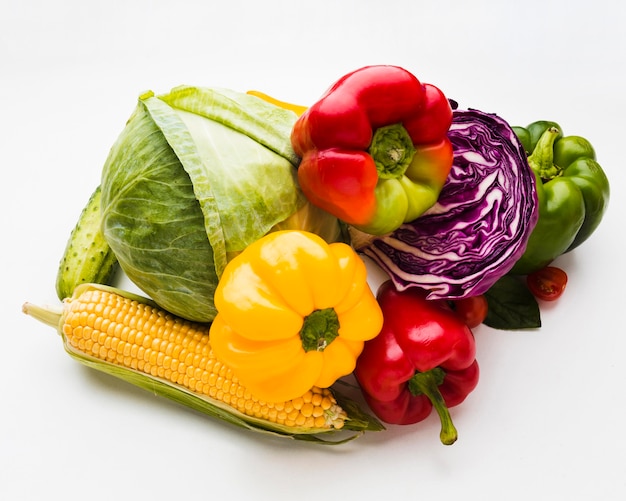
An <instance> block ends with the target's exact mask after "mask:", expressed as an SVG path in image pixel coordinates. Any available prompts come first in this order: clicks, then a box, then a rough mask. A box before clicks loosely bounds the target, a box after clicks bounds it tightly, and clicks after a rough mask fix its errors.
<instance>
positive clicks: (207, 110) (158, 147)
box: [101, 86, 344, 322]
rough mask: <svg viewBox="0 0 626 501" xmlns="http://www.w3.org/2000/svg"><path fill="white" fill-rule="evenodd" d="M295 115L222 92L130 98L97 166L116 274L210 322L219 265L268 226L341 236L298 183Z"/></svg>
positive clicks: (180, 311)
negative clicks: (130, 106) (127, 112)
mask: <svg viewBox="0 0 626 501" xmlns="http://www.w3.org/2000/svg"><path fill="white" fill-rule="evenodd" d="M296 118H297V117H296V115H295V114H294V113H293V112H291V111H288V110H284V109H282V108H279V107H276V106H275V105H273V104H270V103H267V102H265V101H263V100H261V99H259V98H258V97H255V96H251V95H248V94H244V93H238V92H234V91H230V90H226V89H211V88H198V87H188V86H181V87H176V88H174V89H173V90H172V91H171V92H170V93H168V94H166V95H161V96H155V95H154V94H153V93H152V92H147V93H145V94H143V95H142V96H140V97H139V102H138V104H137V107H136V109H135V110H134V112H133V114H132V115H131V117H130V118H129V120H128V122H127V124H126V127H125V128H124V130H123V131H122V133H121V134H120V136H119V138H118V139H117V141H116V142H115V144H114V145H113V147H112V148H111V151H110V153H109V156H108V158H107V160H106V162H105V165H104V168H103V171H102V180H101V187H102V225H103V226H102V229H103V233H104V236H105V239H106V240H107V243H108V244H109V246H110V247H111V249H112V250H113V252H114V253H115V255H116V257H117V259H118V262H119V264H120V267H121V268H122V270H123V271H124V272H125V273H126V275H127V276H128V278H129V279H130V280H131V281H132V282H134V283H135V284H136V285H137V286H138V287H139V288H140V289H141V290H143V291H144V292H145V293H146V294H148V295H149V296H150V297H151V298H152V299H153V300H154V301H155V302H156V303H157V304H158V305H159V306H161V307H162V308H164V309H166V310H168V311H170V312H172V313H174V314H176V315H179V316H181V317H184V318H188V319H190V320H194V321H200V322H208V321H211V320H212V319H213V318H214V316H215V314H216V311H215V306H214V304H213V293H214V291H215V287H216V285H217V282H218V280H219V277H220V276H221V274H222V271H223V269H224V267H225V266H226V264H227V262H228V261H229V260H230V259H232V257H233V256H234V255H236V254H237V253H239V252H241V251H242V250H244V249H245V248H246V247H247V246H248V245H249V244H251V243H252V242H254V241H255V240H257V239H259V238H260V237H262V236H263V235H265V234H266V233H268V232H270V231H273V230H275V229H278V228H280V229H284V228H297V229H303V230H308V231H313V232H315V233H317V234H319V235H320V236H322V237H323V238H325V239H326V240H327V241H335V240H343V239H344V232H343V228H342V226H341V224H340V223H339V221H338V220H337V219H336V218H334V217H332V216H330V215H328V214H326V213H325V212H322V211H320V210H318V209H316V208H314V207H312V206H311V205H310V204H309V203H308V202H307V200H306V198H305V196H304V195H303V194H302V192H301V191H300V188H299V186H298V184H297V175H296V169H297V165H298V162H299V158H298V157H297V156H296V154H295V153H294V151H293V150H292V148H291V143H290V134H291V129H292V127H293V124H294V123H295V121H296Z"/></svg>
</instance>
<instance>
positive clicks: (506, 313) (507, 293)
mask: <svg viewBox="0 0 626 501" xmlns="http://www.w3.org/2000/svg"><path fill="white" fill-rule="evenodd" d="M485 297H486V298H487V302H488V305H489V309H488V313H487V318H486V319H485V321H484V324H485V325H488V326H489V327H492V328H494V329H503V330H513V329H535V328H538V327H541V315H540V312H539V304H538V303H537V300H536V299H535V297H534V296H533V295H532V293H531V292H530V290H528V287H527V286H526V284H525V283H524V282H523V281H522V280H521V279H520V278H519V277H515V276H512V275H505V276H503V277H502V278H500V280H498V281H497V282H496V283H495V284H493V285H492V286H491V288H490V289H489V290H488V291H487V292H486V293H485Z"/></svg>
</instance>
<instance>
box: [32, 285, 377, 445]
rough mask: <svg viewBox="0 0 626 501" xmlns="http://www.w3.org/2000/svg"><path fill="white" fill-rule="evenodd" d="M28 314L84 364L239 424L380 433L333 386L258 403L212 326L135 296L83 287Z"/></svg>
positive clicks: (293, 432) (303, 431) (299, 432)
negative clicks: (217, 350) (215, 344)
mask: <svg viewBox="0 0 626 501" xmlns="http://www.w3.org/2000/svg"><path fill="white" fill-rule="evenodd" d="M23 310H24V312H25V313H27V314H29V315H31V316H33V317H35V318H37V319H39V320H41V321H43V322H45V323H48V324H51V325H55V326H57V327H58V329H59V331H60V333H61V335H62V337H63V340H64V346H65V348H66V350H67V351H68V353H69V354H70V355H72V356H74V357H75V358H77V359H79V360H80V361H81V362H83V363H86V364H87V365H90V366H92V367H94V368H96V369H100V370H104V371H106V372H109V373H111V374H114V375H116V376H118V377H122V378H124V379H126V380H128V381H131V382H133V383H135V384H138V385H139V386H143V387H145V388H149V389H150V390H151V391H155V392H156V393H161V394H163V395H164V396H168V397H170V398H173V399H175V400H177V401H179V402H181V403H184V404H187V405H189V406H190V407H193V408H196V409H197V410H201V411H204V412H207V413H208V414H212V415H214V416H217V417H220V418H222V419H226V420H228V421H231V422H233V423H234V424H238V425H241V426H246V427H248V428H252V429H257V430H265V431H273V432H275V433H278V434H281V435H286V436H293V437H294V438H303V437H304V436H305V435H313V434H319V433H324V432H328V431H336V430H339V429H341V428H343V427H344V426H345V425H347V424H349V425H350V426H347V427H346V429H351V430H358V431H364V430H365V429H368V430H375V429H382V425H380V423H378V422H377V421H376V420H375V419H373V418H371V416H367V415H363V414H361V412H360V411H359V410H358V409H355V407H354V405H353V404H352V403H351V402H348V405H349V407H350V408H351V410H352V411H353V412H354V413H355V416H354V417H353V418H352V419H351V418H350V417H349V416H348V414H347V412H346V411H345V410H344V409H343V408H342V406H341V405H340V404H339V403H338V402H337V400H336V398H335V395H334V394H333V392H332V391H331V390H330V389H328V388H324V389H321V388H312V389H311V390H309V391H308V392H306V393H305V394H304V395H302V396H301V397H299V398H296V399H294V400H290V401H288V402H279V403H277V402H274V403H272V402H264V401H261V400H259V399H257V398H255V397H254V395H252V394H251V393H250V392H249V391H248V390H246V388H244V387H243V386H242V385H240V384H239V381H238V379H237V378H236V377H235V376H234V375H233V373H232V371H231V370H230V369H229V368H228V367H227V366H225V365H224V364H222V363H221V362H220V361H219V360H217V359H216V358H215V356H214V355H213V352H212V350H211V346H210V343H209V334H208V332H209V326H208V325H207V324H198V323H193V322H190V321H187V320H184V319H180V318H178V317H175V316H174V315H172V314H170V313H168V312H166V311H164V310H162V309H159V308H158V307H157V306H156V305H154V304H153V303H151V302H150V301H148V300H146V299H145V298H141V297H139V296H135V295H133V294H130V293H123V292H122V291H119V290H117V289H113V288H111V287H105V286H96V285H94V284H85V285H81V286H79V287H77V288H76V291H75V293H74V295H73V296H72V298H68V299H66V300H65V301H64V302H63V307H62V308H61V309H60V310H58V309H57V310H53V309H50V308H42V307H38V306H35V305H32V304H30V303H26V304H25V305H24V307H23ZM159 389H160V390H161V391H159ZM364 417H365V419H363V418H364ZM303 439H307V440H311V438H310V437H307V438H303ZM331 443H338V442H331Z"/></svg>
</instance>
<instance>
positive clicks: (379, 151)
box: [369, 124, 415, 179]
mask: <svg viewBox="0 0 626 501" xmlns="http://www.w3.org/2000/svg"><path fill="white" fill-rule="evenodd" d="M369 153H370V155H371V156H372V158H373V159H374V163H375V164H376V171H377V172H378V177H379V178H381V179H397V178H400V177H402V176H403V175H404V173H405V172H406V170H407V169H408V167H409V165H411V160H413V155H415V147H414V146H413V141H412V140H411V136H409V133H408V132H407V130H406V129H405V128H404V126H403V125H402V124H393V125H386V126H384V127H379V128H378V129H376V130H375V131H374V136H373V137H372V143H371V144H370V147H369Z"/></svg>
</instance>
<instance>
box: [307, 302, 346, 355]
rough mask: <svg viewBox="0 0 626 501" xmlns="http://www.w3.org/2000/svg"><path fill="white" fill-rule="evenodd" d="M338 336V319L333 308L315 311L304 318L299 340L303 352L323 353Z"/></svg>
mask: <svg viewBox="0 0 626 501" xmlns="http://www.w3.org/2000/svg"><path fill="white" fill-rule="evenodd" d="M338 335H339V317H338V316H337V312H336V311H335V310H334V309H333V308H325V309H323V310H315V311H313V312H312V313H311V314H310V315H307V316H306V317H304V322H303V324H302V328H301V329H300V338H301V339H302V347H303V348H304V351H324V349H325V348H326V347H327V346H328V345H329V344H330V343H332V342H333V340H334V339H335V338H336V337H337V336H338Z"/></svg>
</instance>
